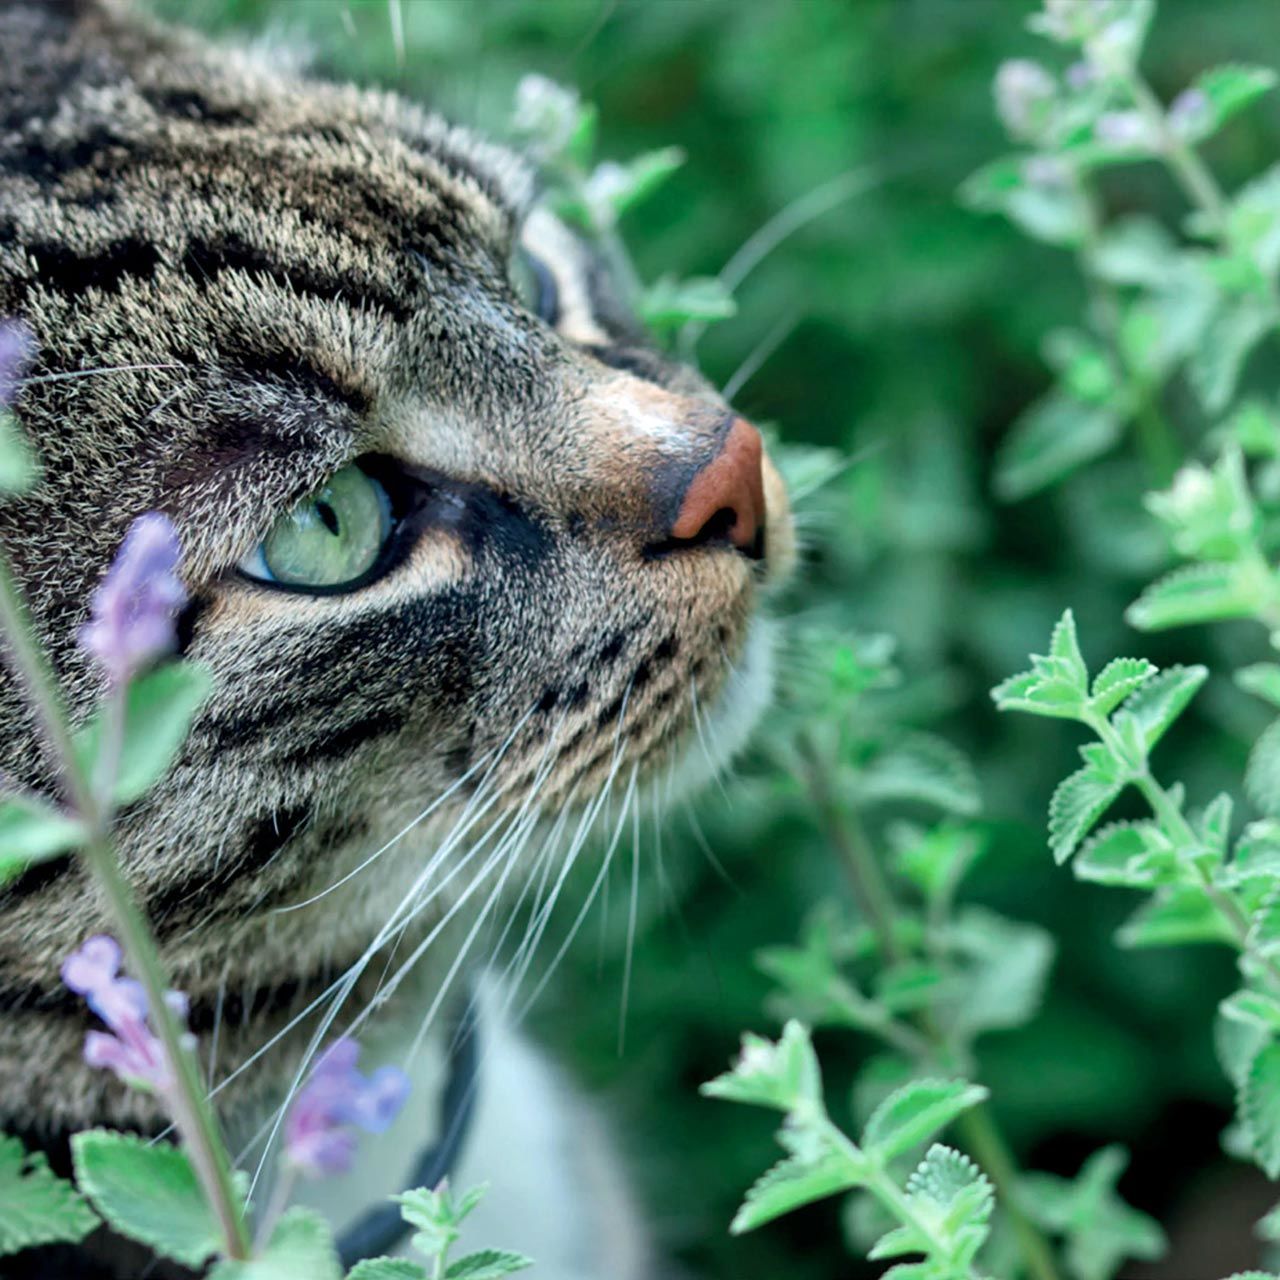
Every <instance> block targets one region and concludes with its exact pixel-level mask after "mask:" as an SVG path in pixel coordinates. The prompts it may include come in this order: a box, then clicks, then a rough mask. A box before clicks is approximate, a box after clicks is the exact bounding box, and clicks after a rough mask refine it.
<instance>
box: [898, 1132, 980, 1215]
mask: <svg viewBox="0 0 1280 1280" xmlns="http://www.w3.org/2000/svg"><path fill="white" fill-rule="evenodd" d="M907 1195H909V1196H910V1197H911V1198H912V1199H913V1200H928V1201H930V1202H931V1203H932V1204H933V1205H934V1207H935V1208H937V1209H939V1210H941V1211H942V1212H943V1214H944V1215H947V1214H948V1213H949V1211H954V1210H955V1209H956V1208H957V1207H960V1208H962V1209H963V1217H964V1218H965V1219H967V1220H968V1221H970V1222H976V1223H981V1222H985V1221H986V1220H987V1219H988V1218H989V1217H990V1216H991V1211H992V1209H994V1208H995V1192H994V1191H993V1189H992V1186H991V1183H990V1182H989V1181H988V1179H987V1177H986V1175H985V1174H984V1173H983V1172H982V1170H981V1169H979V1168H978V1166H977V1165H976V1164H974V1162H973V1161H972V1160H970V1159H969V1157H968V1156H966V1155H964V1154H962V1153H961V1152H959V1151H956V1150H955V1149H954V1148H953V1147H946V1146H943V1145H942V1144H941V1143H934V1145H933V1146H931V1147H930V1148H929V1150H928V1151H927V1152H925V1156H924V1159H923V1160H921V1161H920V1163H919V1164H918V1165H917V1166H916V1168H915V1171H914V1172H913V1173H912V1174H911V1176H910V1177H909V1178H908V1179H907ZM943 1225H944V1228H946V1227H950V1228H951V1229H952V1230H954V1226H955V1225H956V1224H953V1223H948V1222H947V1221H946V1218H945V1217H944V1220H943Z"/></svg>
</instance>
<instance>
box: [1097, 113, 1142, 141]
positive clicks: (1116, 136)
mask: <svg viewBox="0 0 1280 1280" xmlns="http://www.w3.org/2000/svg"><path fill="white" fill-rule="evenodd" d="M1093 132H1094V135H1095V136H1096V137H1097V138H1098V140H1099V141H1101V142H1108V143H1110V144H1111V145H1112V146H1117V147H1142V146H1149V145H1151V143H1152V138H1151V130H1150V129H1149V128H1148V126H1147V122H1146V120H1144V119H1143V117H1142V115H1141V113H1140V112H1137V111H1107V112H1104V113H1103V114H1102V115H1100V116H1099V117H1098V120H1097V123H1096V124H1095V125H1094V126H1093Z"/></svg>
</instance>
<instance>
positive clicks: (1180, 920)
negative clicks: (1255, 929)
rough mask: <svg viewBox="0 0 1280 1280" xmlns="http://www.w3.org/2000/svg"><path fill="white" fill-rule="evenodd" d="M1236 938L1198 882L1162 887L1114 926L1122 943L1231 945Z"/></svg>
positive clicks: (1161, 945)
mask: <svg viewBox="0 0 1280 1280" xmlns="http://www.w3.org/2000/svg"><path fill="white" fill-rule="evenodd" d="M1235 940H1236V936H1235V933H1234V932H1233V931H1232V929H1231V927H1230V925H1228V924H1227V923H1226V921H1225V920H1223V919H1222V916H1221V915H1220V914H1219V912H1218V909H1217V908H1216V907H1215V906H1214V904H1213V900H1212V899H1211V898H1210V897H1209V896H1208V894H1207V893H1206V892H1205V891H1204V889H1202V888H1200V887H1199V886H1198V885H1175V886H1172V887H1170V888H1166V889H1162V890H1161V891H1160V892H1159V893H1158V894H1156V896H1155V897H1153V898H1151V899H1150V900H1149V901H1147V902H1145V903H1143V905H1142V906H1140V907H1139V908H1138V909H1137V910H1136V911H1135V912H1134V913H1133V915H1131V916H1130V917H1129V919H1128V920H1126V921H1125V923H1124V924H1122V925H1121V926H1120V928H1119V929H1117V930H1116V941H1117V943H1119V945H1120V946H1122V947H1177V946H1185V945H1187V944H1189V943H1201V942H1223V943H1227V944H1228V945H1231V944H1233V943H1234V942H1235Z"/></svg>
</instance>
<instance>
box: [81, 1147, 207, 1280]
mask: <svg viewBox="0 0 1280 1280" xmlns="http://www.w3.org/2000/svg"><path fill="white" fill-rule="evenodd" d="M71 1152H72V1156H73V1159H74V1161H75V1169H76V1182H77V1183H78V1184H79V1186H80V1190H81V1191H83V1192H84V1194H85V1195H86V1196H88V1197H89V1200H90V1201H91V1202H92V1204H93V1207H94V1208H95V1209H97V1211H98V1212H99V1213H100V1214H102V1216H103V1217H104V1218H105V1219H106V1220H107V1221H108V1222H109V1223H110V1224H111V1226H112V1227H113V1228H114V1229H115V1230H116V1231H118V1232H119V1233H120V1234H121V1235H124V1236H128V1237H129V1238H130V1239H131V1240H140V1241H141V1242H142V1243H143V1244H145V1245H148V1246H149V1247H150V1248H152V1249H154V1250H155V1251H156V1252H157V1253H159V1254H163V1255H164V1256H165V1257H166V1258H173V1259H174V1260H175V1261H177V1262H181V1263H183V1264H184V1265H186V1266H188V1267H199V1266H201V1265H202V1264H203V1263H205V1262H206V1261H208V1259H209V1258H211V1257H213V1255H214V1254H215V1253H217V1252H218V1251H219V1249H220V1248H221V1247H222V1232H221V1230H220V1228H219V1226H218V1220H217V1218H215V1217H214V1214H213V1211H212V1210H211V1209H210V1208H209V1206H208V1204H207V1203H206V1202H205V1198H204V1193H203V1191H201V1189H200V1183H199V1180H198V1179H197V1178H196V1175H195V1171H194V1170H193V1169H192V1168H191V1165H190V1163H189V1162H188V1160H187V1157H186V1156H185V1155H184V1154H183V1153H182V1152H181V1151H179V1150H177V1149H176V1148H175V1147H170V1146H167V1145H165V1144H156V1145H154V1146H152V1145H151V1144H149V1143H148V1142H147V1141H145V1140H144V1139H142V1138H137V1137H134V1136H133V1135H132V1134H126V1133H112V1132H110V1131H109V1130H106V1129H89V1130H86V1131H85V1132H84V1133H77V1134H74V1135H72V1138H71ZM219 1280H223V1278H222V1277H219Z"/></svg>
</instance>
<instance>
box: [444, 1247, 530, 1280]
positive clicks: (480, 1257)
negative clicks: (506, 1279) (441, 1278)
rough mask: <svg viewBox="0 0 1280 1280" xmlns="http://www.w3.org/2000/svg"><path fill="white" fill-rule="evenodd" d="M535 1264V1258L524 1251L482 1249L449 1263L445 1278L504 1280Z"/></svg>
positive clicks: (451, 1279) (450, 1279)
mask: <svg viewBox="0 0 1280 1280" xmlns="http://www.w3.org/2000/svg"><path fill="white" fill-rule="evenodd" d="M531 1266H533V1259H532V1258H526V1257H525V1256H524V1254H522V1253H508V1252H504V1251H502V1250H499V1249H482V1250H480V1252H478V1253H469V1254H467V1255H466V1256H465V1257H462V1258H459V1259H458V1260H457V1262H452V1263H450V1264H449V1267H448V1269H447V1270H446V1271H445V1273H444V1274H445V1280H464V1278H465V1280H502V1277H503V1276H509V1275H514V1274H515V1272H517V1271H523V1270H524V1269H525V1268H526V1267H531Z"/></svg>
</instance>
